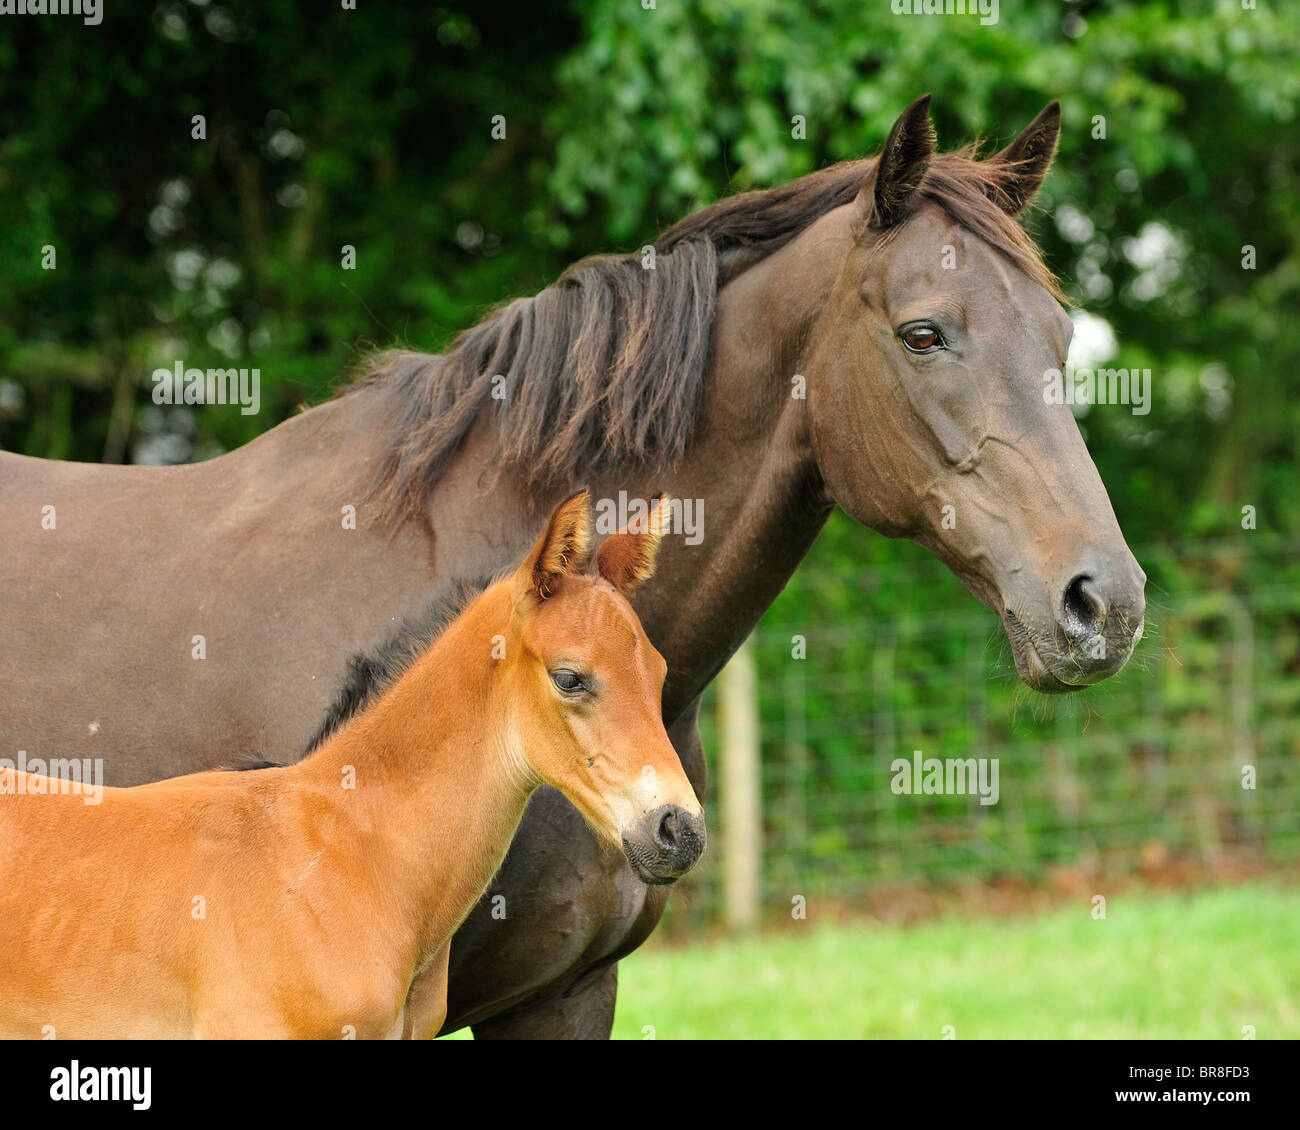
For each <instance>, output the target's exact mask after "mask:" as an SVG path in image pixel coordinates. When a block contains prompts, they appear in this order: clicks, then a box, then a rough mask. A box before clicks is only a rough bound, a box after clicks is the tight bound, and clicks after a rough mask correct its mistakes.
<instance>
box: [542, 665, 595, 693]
mask: <svg viewBox="0 0 1300 1130" xmlns="http://www.w3.org/2000/svg"><path fill="white" fill-rule="evenodd" d="M551 682H553V683H554V684H555V685H556V686H557V687H558V688H559V689H560V690H562V691H563V692H564V693H565V694H578V693H579V692H580V691H585V690H586V689H587V684H586V683H584V682H583V681H582V676H581V675H579V674H578V673H577V672H576V671H570V670H568V669H567V668H562V669H561V670H559V671H552V672H551Z"/></svg>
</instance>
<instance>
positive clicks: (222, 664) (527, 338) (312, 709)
mask: <svg viewBox="0 0 1300 1130" xmlns="http://www.w3.org/2000/svg"><path fill="white" fill-rule="evenodd" d="M928 106H929V99H928V97H926V98H922V99H919V100H918V101H917V102H915V103H914V104H913V105H912V106H911V107H909V108H908V110H907V111H905V112H904V114H903V115H902V117H900V118H899V120H898V122H897V123H896V124H895V126H894V128H893V130H892V132H891V133H890V136H889V139H888V141H887V142H886V145H885V149H884V151H883V152H882V154H881V155H880V157H878V158H876V159H872V160H865V161H860V162H854V163H850V164H845V165H840V166H836V167H833V168H829V169H826V170H823V171H821V172H818V173H814V174H811V175H809V176H806V177H803V178H801V179H800V180H798V181H795V182H793V183H791V184H788V185H785V186H783V187H780V188H776V189H771V190H767V191H761V192H753V193H747V194H745V195H741V196H736V197H732V198H730V199H727V200H724V201H722V202H721V203H718V204H715V205H713V206H711V207H708V208H705V209H703V210H702V211H700V212H697V213H695V214H694V215H692V216H689V217H687V218H686V219H685V220H683V221H681V222H680V223H678V224H677V225H675V226H674V227H672V228H670V229H669V230H668V231H667V232H665V233H664V234H663V235H662V236H661V237H660V239H659V240H658V241H657V242H656V244H655V252H656V254H655V256H654V257H653V259H651V258H650V257H649V256H646V257H645V258H642V257H641V256H636V257H609V258H597V259H591V260H587V261H584V262H582V263H578V264H576V265H575V266H573V267H572V268H570V270H569V271H567V272H566V273H565V275H564V276H563V277H562V278H561V279H560V280H559V281H558V282H556V283H555V285H553V286H551V287H550V288H548V289H547V290H545V291H543V292H542V293H540V294H538V295H537V296H536V297H534V298H531V299H521V300H519V301H516V302H514V303H512V304H511V305H509V306H506V307H505V308H503V309H502V310H500V311H498V312H497V313H496V314H494V315H493V316H492V317H490V318H489V319H487V320H486V321H485V322H483V323H482V324H481V325H478V326H476V327H474V328H473V329H470V330H468V331H467V332H466V333H465V334H463V335H462V336H461V338H460V339H458V340H457V342H456V343H455V344H454V345H453V346H452V347H451V349H450V350H449V351H448V352H447V353H446V354H444V355H442V356H438V357H433V356H425V355H418V354H399V355H393V356H389V357H386V358H384V359H382V360H381V362H379V363H378V364H377V365H376V366H375V367H374V371H373V372H372V373H371V374H370V375H369V376H368V378H367V379H365V380H362V381H360V382H358V383H357V384H355V385H354V386H353V387H352V388H350V389H349V390H348V391H347V392H346V393H345V394H344V395H341V396H338V397H336V398H335V399H333V400H331V401H329V402H328V403H326V404H323V405H321V406H319V407H317V408H313V409H311V410H310V411H307V412H304V413H303V414H301V415H300V416H297V417H296V418H294V419H292V420H289V421H287V422H285V423H284V424H281V425H280V426H279V427H277V428H275V429H274V430H273V431H271V432H269V433H267V434H266V435H264V436H262V437H260V438H259V439H257V440H255V441H253V442H252V443H250V444H248V445H247V446H246V447H244V448H241V449H240V450H238V451H235V452H232V453H230V454H229V455H225V456H222V457H221V458H219V459H214V460H212V461H211V462H207V463H200V464H195V465H191V466H184V467H173V468H166V469H154V468H142V467H99V466H83V465H76V464H71V463H50V462H44V461H41V460H36V459H27V458H22V457H19V456H15V455H4V456H3V457H0V539H2V541H3V545H4V546H5V555H4V559H3V563H2V565H0V568H2V569H3V590H2V591H3V593H4V596H5V599H4V600H3V601H2V602H0V672H3V677H4V682H5V691H6V693H5V695H4V697H3V702H0V740H2V743H3V745H4V746H5V747H8V748H10V749H12V750H17V749H24V750H26V751H28V755H29V757H30V756H46V757H50V756H73V755H74V754H76V755H80V756H83V757H95V756H103V757H105V759H106V762H107V772H108V778H109V783H111V784H131V783H135V782H140V781H148V780H152V779H155V778H159V777H165V776H171V775H176V774H181V773H187V772H193V771H195V770H199V769H205V768H211V767H212V765H213V756H214V755H213V746H212V742H211V738H212V735H213V734H221V735H224V737H225V739H226V740H225V743H224V749H225V751H226V756H229V754H230V752H231V751H234V750H237V749H241V748H242V749H260V750H264V751H267V754H268V755H269V756H272V757H275V758H285V757H289V756H294V755H295V754H296V753H300V752H301V751H302V750H303V748H304V746H305V744H306V741H307V739H308V736H309V735H310V734H311V733H312V732H313V730H314V729H315V727H316V725H317V724H318V721H319V719H320V717H321V713H322V711H323V710H324V709H325V708H326V707H327V705H328V704H329V703H330V701H331V698H332V697H333V696H334V694H335V691H336V688H337V687H338V685H339V683H340V680H341V678H342V676H343V674H344V671H345V668H346V666H347V663H348V660H349V657H350V656H352V655H353V654H354V653H356V652H357V651H359V650H364V649H365V648H366V647H368V646H369V645H371V644H373V643H374V642H375V641H376V639H377V638H378V637H381V636H382V635H384V634H385V626H386V625H387V626H389V627H390V628H396V627H397V626H398V625H400V624H401V623H402V622H403V621H405V620H406V618H407V617H408V616H409V615H412V614H414V613H415V612H416V611H417V610H418V609H419V608H420V607H422V606H423V604H424V602H425V600H426V599H427V596H428V594H429V592H430V591H431V590H433V589H435V588H437V587H438V586H439V585H440V584H444V583H446V582H448V581H449V580H450V579H452V578H456V577H473V576H478V575H482V574H490V573H492V572H494V571H495V570H497V569H499V568H501V567H502V566H503V565H505V564H507V563H509V562H511V561H513V560H517V559H518V558H519V557H520V556H521V555H522V554H523V552H524V550H525V549H526V548H527V547H528V545H530V544H531V542H532V540H533V538H535V537H536V535H537V532H538V530H539V529H540V526H541V519H542V516H543V515H544V514H545V512H546V510H547V509H548V508H549V507H550V506H552V505H553V504H554V503H555V502H556V501H557V500H558V499H559V498H562V497H564V496H565V495H566V494H569V493H571V492H572V490H573V489H574V488H575V487H577V486H581V485H590V486H591V487H592V491H593V496H594V497H596V498H598V499H600V498H606V499H612V498H617V497H618V495H619V492H620V491H627V492H628V494H629V495H630V496H633V497H640V498H649V497H650V496H652V495H653V494H655V493H657V492H658V491H659V490H661V489H662V490H666V491H668V492H670V493H671V494H672V495H674V496H675V497H677V498H680V499H685V500H699V504H700V505H702V510H697V511H696V514H697V516H700V517H702V519H703V537H702V539H699V544H688V541H695V540H697V539H686V538H683V537H680V536H670V537H669V538H667V539H666V540H665V542H664V546H663V550H662V553H661V556H660V564H659V571H658V574H657V575H656V577H655V579H654V580H653V581H652V582H651V583H649V584H647V585H646V587H645V589H644V590H643V591H642V592H640V593H638V598H637V601H636V606H637V610H638V612H639V614H640V616H641V619H642V621H643V623H644V624H645V627H646V630H647V632H648V633H649V635H650V637H651V639H652V640H653V642H654V644H655V646H656V647H657V648H658V649H659V650H660V651H661V652H662V653H663V655H664V657H665V658H666V659H667V661H668V665H669V675H668V681H667V684H666V686H665V690H664V698H663V710H664V718H665V721H666V723H667V725H668V728H669V733H670V734H671V736H672V738H673V742H674V745H675V746H676V748H677V750H678V753H679V754H680V756H681V758H682V762H683V765H684V766H685V768H686V770H687V773H688V775H689V776H690V778H691V780H692V783H693V784H694V785H695V787H696V789H697V791H699V792H701V793H702V792H703V790H704V786H705V762H704V757H703V754H702V752H701V749H700V745H699V740H698V736H697V733H696V724H695V723H696V714H697V709H698V702H699V696H700V694H701V692H702V691H703V689H704V687H705V686H706V685H707V684H708V682H709V680H710V679H712V678H713V676H714V675H715V674H716V673H717V671H718V670H719V669H720V668H721V667H722V665H723V663H725V661H726V659H727V657H728V656H729V655H730V654H731V652H732V651H733V650H734V649H735V647H736V646H737V645H738V644H739V642H740V641H741V640H742V639H744V637H745V635H746V634H747V633H748V632H749V631H750V629H751V628H752V627H753V625H754V624H755V622H756V621H757V620H758V618H759V616H760V615H761V614H762V613H763V611H764V609H766V608H767V606H768V605H769V603H770V602H771V601H772V599H773V598H774V597H775V596H776V594H777V593H778V592H779V591H780V589H781V587H782V586H783V585H784V584H785V582H786V581H787V579H788V578H789V577H790V575H791V573H792V572H793V571H794V569H795V567H796V566H797V565H798V563H799V561H800V559H801V558H802V557H803V555H804V554H805V552H806V551H807V549H808V547H809V546H810V545H811V544H812V542H813V539H814V538H815V537H816V536H817V533H818V531H819V530H820V529H821V527H822V525H823V524H824V522H825V521H826V517H827V515H828V514H829V512H830V510H831V508H832V507H833V506H835V505H839V506H841V507H843V508H844V509H845V510H846V511H847V512H848V513H849V514H851V515H852V516H853V517H854V518H856V519H857V520H858V521H860V522H863V523H866V524H867V525H869V526H871V527H873V528H875V529H877V530H879V531H881V532H882V533H885V534H887V535H889V536H891V537H908V538H912V539H914V540H915V541H918V542H920V543H921V544H922V545H925V546H926V547H928V548H929V549H930V550H931V551H932V552H934V553H935V554H936V555H937V556H938V557H939V558H940V559H941V560H943V561H944V562H945V563H946V564H947V565H948V566H949V568H951V569H952V571H953V572H954V573H955V574H956V575H957V576H958V577H960V578H961V580H962V581H963V582H965V584H966V585H967V586H968V587H969V588H970V589H971V591H972V592H973V593H974V594H975V595H976V596H977V597H978V598H979V599H980V600H982V601H983V602H984V603H985V604H986V605H988V607H989V608H991V609H992V610H993V611H994V612H996V613H997V614H998V615H999V616H1000V617H1002V620H1003V623H1004V625H1005V628H1006V632H1007V636H1008V638H1009V639H1010V642H1011V646H1012V650H1013V652H1014V655H1015V661H1016V667H1017V670H1018V671H1019V673H1020V675H1021V677H1022V678H1023V679H1024V681H1025V682H1026V683H1028V684H1029V685H1030V686H1031V687H1034V688H1036V689H1038V690H1041V691H1066V690H1069V689H1071V688H1076V687H1080V686H1084V685H1088V684H1091V683H1095V682H1097V681H1098V680H1100V679H1103V678H1105V677H1107V676H1108V675H1111V674H1113V673H1114V672H1116V671H1117V670H1119V669H1120V667H1122V666H1123V664H1124V663H1125V661H1126V660H1127V658H1128V656H1129V653H1130V651H1131V649H1132V647H1133V644H1134V642H1135V641H1136V639H1137V638H1138V635H1139V634H1140V632H1141V626H1142V617H1143V608H1144V604H1143V583H1144V581H1145V578H1144V576H1143V574H1142V571H1141V570H1140V569H1139V568H1138V565H1137V562H1136V561H1135V560H1134V559H1133V556H1132V554H1131V553H1130V552H1129V550H1128V547H1127V546H1126V545H1125V543H1124V538H1123V536H1122V535H1121V533H1120V530H1119V526H1118V523H1117V522H1116V520H1115V515H1114V512H1113V511H1112V509H1111V505H1110V502H1109V500H1108V498H1107V496H1106V491H1105V489H1104V487H1103V486H1102V483H1101V480H1100V478H1099V477H1098V475H1097V472H1096V469H1095V468H1094V466H1093V464H1092V461H1091V459H1090V458H1089V456H1088V452H1087V450H1086V448H1085V447H1084V444H1083V441H1082V439H1081V437H1080V435H1079V431H1078V428H1077V427H1076V425H1075V423H1074V419H1073V417H1072V416H1071V414H1070V410H1069V408H1068V407H1067V406H1065V405H1062V404H1049V403H1047V402H1046V401H1045V398H1044V396H1043V393H1042V389H1043V374H1044V372H1045V371H1047V370H1049V369H1057V368H1060V366H1061V365H1062V364H1063V362H1064V360H1065V355H1066V349H1067V347H1068V345H1069V341H1070V333H1071V323H1070V319H1069V318H1068V317H1067V316H1066V314H1065V312H1064V310H1063V309H1062V308H1061V305H1060V302H1059V301H1058V298H1059V295H1058V292H1057V290H1056V287H1055V284H1054V282H1053V280H1052V277H1051V276H1050V274H1049V273H1048V272H1047V270H1046V269H1045V268H1044V267H1043V265H1042V263H1041V262H1040V260H1039V258H1038V255H1037V253H1036V251H1035V249H1034V247H1033V245H1032V243H1031V242H1030V240H1029V238H1028V236H1027V235H1026V234H1025V232H1024V230H1023V229H1022V228H1021V227H1020V225H1019V223H1018V222H1017V220H1016V216H1017V214H1018V213H1019V212H1020V211H1021V210H1022V209H1023V208H1024V207H1025V206H1026V205H1027V204H1028V203H1029V201H1030V200H1031V199H1032V197H1033V196H1034V194H1035V192H1036V191H1037V189H1038V187H1039V185H1040V183H1041V182H1042V179H1043V177H1044V176H1045V175H1046V173H1047V169H1048V166H1049V164H1050V162H1051V159H1052V156H1053V154H1054V152H1055V148H1056V139H1057V133H1058V129H1059V122H1060V111H1059V107H1058V106H1057V104H1056V103H1052V104H1051V105H1050V106H1048V107H1047V108H1046V109H1045V110H1044V111H1043V112H1042V113H1041V114H1039V116H1038V117H1037V118H1036V119H1035V120H1034V121H1033V122H1032V123H1030V125H1029V126H1028V127H1027V128H1026V129H1025V131H1024V133H1022V134H1021V135H1020V137H1018V138H1017V139H1016V140H1015V141H1014V142H1012V144H1011V145H1010V146H1008V147H1007V148H1006V149H1005V150H1003V151H1002V152H1001V153H999V154H997V155H996V156H994V157H992V158H990V159H988V160H985V161H977V160H975V159H973V154H971V153H970V152H962V153H950V154H942V155H940V154H935V153H934V151H933V146H934V137H933V130H932V127H931V125H930V120H929V113H928ZM651 263H653V269H651V267H650V264H651ZM525 468H527V469H528V473H527V474H525V470H524V469H525ZM349 507H355V508H356V515H357V521H356V528H355V529H353V528H349V527H350V526H351V525H352V523H351V522H349V521H348V519H347V514H348V513H350V512H349V511H348V510H347V508H349ZM50 508H52V509H50ZM51 527H52V528H51ZM199 637H202V638H201V639H200V638H199ZM198 656H202V658H197V657H198ZM290 751H293V752H290ZM494 895H504V896H505V899H504V902H500V901H499V900H498V901H494V899H493V896H494ZM664 897H665V896H664V893H663V890H662V888H658V887H647V886H645V885H644V884H642V883H641V882H640V881H639V880H637V879H636V878H635V877H634V876H633V874H632V872H631V871H630V870H629V869H628V867H627V865H626V863H625V862H624V861H623V859H622V857H621V856H618V855H617V854H616V853H608V852H604V851H602V850H600V849H599V848H598V845H597V843H596V841H595V839H594V838H593V837H592V836H591V834H590V833H589V832H588V830H587V829H586V828H585V826H584V825H583V822H582V819H581V817H580V816H579V815H578V814H577V812H576V811H575V810H574V809H572V808H571V807H570V806H569V805H568V804H567V803H566V802H565V801H564V800H563V799H562V798H561V797H560V796H559V794H558V793H555V792H554V791H553V790H543V791H542V792H540V793H538V794H537V796H535V797H534V799H533V801H532V803H531V804H530V806H529V808H528V811H527V813H526V815H525V818H524V821H523V824H522V825H521V827H520V831H519V834H518V836H517V838H516V840H515V842H514V846H513V847H512V849H511V852H510V854H509V856H508V857H507V860H506V863H505V864H504V866H503V867H502V869H501V872H500V873H499V875H498V877H497V878H496V879H495V880H494V882H493V884H492V886H490V887H489V889H488V892H487V895H486V896H485V899H484V901H483V903H481V904H480V906H479V907H478V909H477V910H476V911H475V912H474V914H473V915H472V916H471V917H470V919H469V921H468V922H467V923H466V925H465V926H464V927H463V928H462V929H461V931H460V932H459V933H458V934H457V935H456V938H455V942H454V944H453V946H452V957H451V986H450V1002H449V1003H450V1011H449V1014H448V1021H447V1028H448V1029H452V1028H456V1027H459V1026H462V1025H465V1024H472V1025H473V1026H474V1029H475V1033H476V1034H477V1035H478V1036H480V1037H502V1036H603V1035H606V1034H608V1031H609V1027H610V1024H611V1022H612V1017H613V1008H614V993H615V977H616V973H615V969H616V964H615V963H616V961H617V960H618V958H619V957H621V956H622V955H623V954H626V953H628V952H629V951H631V950H633V949H635V948H636V946H637V945H639V944H640V943H641V941H642V940H643V939H644V938H645V937H646V936H647V935H648V934H649V933H650V931H651V930H652V929H653V927H654V925H655V923H656V922H657V921H658V918H659V916H660V913H661V911H662V909H663V901H664ZM501 906H504V907H505V908H506V914H505V916H504V917H501V916H500V915H499V914H496V915H494V914H493V912H492V910H493V908H494V907H501Z"/></svg>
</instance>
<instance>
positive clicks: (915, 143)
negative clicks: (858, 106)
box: [853, 94, 934, 235]
mask: <svg viewBox="0 0 1300 1130" xmlns="http://www.w3.org/2000/svg"><path fill="white" fill-rule="evenodd" d="M932 156H934V126H933V125H932V124H931V122H930V96H929V95H928V94H922V95H921V97H920V98H918V99H917V100H916V101H915V102H913V103H912V104H911V105H910V106H909V107H908V108H907V109H906V110H904V111H903V113H902V114H901V115H900V116H899V119H898V121H896V122H895V123H894V128H893V129H891V130H890V131H889V140H888V141H886V142H885V148H884V150H883V151H882V152H881V154H880V157H879V159H878V160H877V161H876V168H875V171H874V172H873V173H871V174H869V175H868V176H867V179H866V180H865V181H863V183H862V188H861V189H859V190H858V197H857V200H856V201H855V202H854V210H853V215H854V230H855V231H856V232H858V234H859V235H860V234H861V233H862V232H864V231H866V229H867V228H869V227H874V228H887V227H891V226H892V225H894V224H896V223H898V222H899V221H900V220H902V219H904V218H905V217H906V216H907V214H908V212H910V211H911V210H912V204H913V202H914V198H915V196H916V190H917V189H918V188H919V187H920V185H921V180H922V178H923V177H924V176H925V171H926V169H928V168H929V167H930V158H931V157H932Z"/></svg>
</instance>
